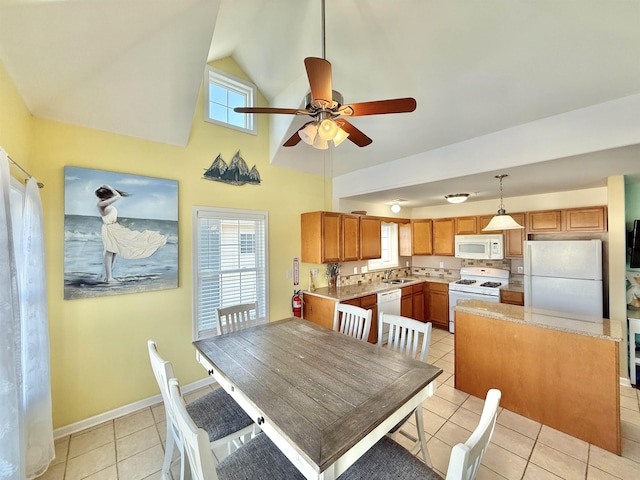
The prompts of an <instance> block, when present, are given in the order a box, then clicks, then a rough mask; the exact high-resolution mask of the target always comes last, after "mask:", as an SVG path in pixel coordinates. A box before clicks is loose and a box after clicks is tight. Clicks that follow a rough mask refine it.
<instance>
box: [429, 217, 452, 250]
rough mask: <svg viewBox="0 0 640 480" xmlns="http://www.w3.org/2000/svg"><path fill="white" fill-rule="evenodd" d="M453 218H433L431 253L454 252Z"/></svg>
mask: <svg viewBox="0 0 640 480" xmlns="http://www.w3.org/2000/svg"><path fill="white" fill-rule="evenodd" d="M454 239H455V220H454V219H453V218H436V219H434V220H433V254H434V255H451V256H453V255H454V254H455V244H454Z"/></svg>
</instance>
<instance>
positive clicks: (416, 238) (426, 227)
mask: <svg viewBox="0 0 640 480" xmlns="http://www.w3.org/2000/svg"><path fill="white" fill-rule="evenodd" d="M432 228H433V220H428V219H422V220H412V221H411V234H412V243H411V244H412V248H413V255H432V254H433V242H432V238H433V232H432Z"/></svg>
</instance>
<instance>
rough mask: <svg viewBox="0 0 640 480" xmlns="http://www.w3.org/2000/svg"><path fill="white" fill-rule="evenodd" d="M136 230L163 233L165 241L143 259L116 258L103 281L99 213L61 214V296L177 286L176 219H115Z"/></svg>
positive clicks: (122, 292)
mask: <svg viewBox="0 0 640 480" xmlns="http://www.w3.org/2000/svg"><path fill="white" fill-rule="evenodd" d="M118 223H120V224H121V225H123V226H125V227H127V228H129V229H131V230H137V231H143V230H154V231H157V232H160V233H161V234H162V235H167V243H166V245H163V246H162V247H160V248H159V249H158V250H157V251H156V252H155V253H154V254H153V255H151V256H150V257H147V258H142V259H136V260H127V259H124V258H121V257H116V263H115V266H114V268H113V276H114V278H115V280H116V282H113V283H105V282H104V281H103V280H104V264H103V255H104V248H103V244H102V235H101V230H102V219H101V217H100V216H98V215H96V216H85V215H65V216H64V298H65V299H67V300H71V299H76V298H87V297H99V296H105V295H120V294H124V293H139V292H148V291H151V290H164V289H168V288H177V287H178V222H177V221H171V220H148V219H139V218H118Z"/></svg>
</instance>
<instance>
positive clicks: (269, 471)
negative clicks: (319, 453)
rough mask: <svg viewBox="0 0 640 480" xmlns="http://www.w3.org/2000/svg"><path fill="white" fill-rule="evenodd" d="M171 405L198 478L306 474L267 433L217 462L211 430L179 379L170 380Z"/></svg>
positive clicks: (294, 477) (193, 474)
mask: <svg viewBox="0 0 640 480" xmlns="http://www.w3.org/2000/svg"><path fill="white" fill-rule="evenodd" d="M169 395H170V402H171V403H170V408H171V409H172V411H173V415H174V417H175V419H176V426H177V430H178V432H179V435H180V438H181V439H182V442H183V444H184V449H185V451H186V454H187V458H188V460H189V466H190V467H191V477H192V478H193V479H194V480H246V479H254V478H255V479H263V478H264V479H287V480H288V479H292V480H298V479H300V480H302V479H304V476H303V475H302V474H301V473H300V472H299V471H298V469H297V468H296V467H295V466H294V465H293V464H292V463H291V462H290V461H289V460H288V459H287V457H285V456H284V454H283V453H282V452H281V451H280V450H279V449H278V447H276V446H275V445H274V444H273V442H271V440H269V437H267V436H266V435H265V434H264V433H260V434H258V435H256V436H255V437H254V438H252V439H251V440H249V441H248V442H246V443H245V444H244V445H242V446H241V447H240V448H238V449H237V450H235V451H234V452H232V453H230V454H229V455H227V456H226V457H225V458H224V459H222V460H221V461H220V462H216V461H215V458H214V456H213V454H212V452H211V449H210V448H209V439H208V436H207V432H205V431H204V430H203V429H202V428H199V427H198V426H197V425H196V424H195V422H194V421H193V419H192V418H191V416H190V415H189V412H188V411H187V408H188V406H185V403H184V399H183V398H182V395H181V394H180V385H179V383H178V380H177V379H175V378H172V379H170V380H169Z"/></svg>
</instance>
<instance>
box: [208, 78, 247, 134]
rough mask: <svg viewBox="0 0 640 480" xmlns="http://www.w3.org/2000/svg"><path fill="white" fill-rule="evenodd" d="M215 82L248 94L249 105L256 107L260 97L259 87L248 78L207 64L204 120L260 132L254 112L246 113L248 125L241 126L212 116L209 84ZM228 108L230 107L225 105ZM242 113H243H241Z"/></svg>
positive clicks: (241, 129) (244, 130) (223, 86)
mask: <svg viewBox="0 0 640 480" xmlns="http://www.w3.org/2000/svg"><path fill="white" fill-rule="evenodd" d="M212 83H213V84H215V85H217V86H219V87H221V88H224V89H226V90H231V91H235V92H237V93H240V94H242V95H246V98H247V104H246V105H245V106H247V107H255V106H256V102H257V99H258V89H257V88H256V86H255V85H254V84H252V83H250V82H248V81H246V80H243V79H241V78H238V77H235V76H233V75H230V74H228V73H226V72H223V71H222V70H218V69H217V68H214V67H211V66H209V65H207V68H206V69H205V75H204V120H205V122H209V123H214V124H216V125H220V126H223V127H227V128H232V129H234V130H238V131H240V132H245V133H250V134H252V135H257V134H258V122H257V121H256V115H255V114H253V113H246V114H244V115H245V118H246V124H247V127H240V126H238V125H233V124H231V123H228V122H222V121H220V120H216V119H215V118H211V117H210V116H209V106H210V99H209V86H210V85H211V84H212ZM225 107H226V108H230V107H229V106H228V104H227V105H225ZM240 115H242V114H240Z"/></svg>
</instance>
